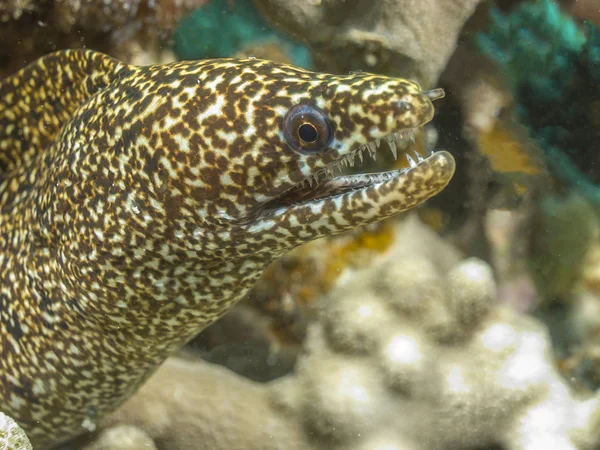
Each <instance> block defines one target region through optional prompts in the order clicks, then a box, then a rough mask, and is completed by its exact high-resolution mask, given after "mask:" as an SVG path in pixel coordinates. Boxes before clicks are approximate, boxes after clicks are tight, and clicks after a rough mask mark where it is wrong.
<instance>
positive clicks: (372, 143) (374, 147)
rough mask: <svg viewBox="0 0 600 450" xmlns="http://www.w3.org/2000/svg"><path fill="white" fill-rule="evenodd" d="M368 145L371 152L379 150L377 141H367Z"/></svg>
mask: <svg viewBox="0 0 600 450" xmlns="http://www.w3.org/2000/svg"><path fill="white" fill-rule="evenodd" d="M367 145H368V147H369V151H370V152H371V153H375V152H376V151H377V146H376V145H375V142H369V143H367Z"/></svg>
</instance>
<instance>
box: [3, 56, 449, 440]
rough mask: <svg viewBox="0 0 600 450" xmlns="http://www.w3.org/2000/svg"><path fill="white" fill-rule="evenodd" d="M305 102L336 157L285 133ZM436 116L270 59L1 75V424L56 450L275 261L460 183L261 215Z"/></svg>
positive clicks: (81, 63)
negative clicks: (300, 187) (377, 142)
mask: <svg viewBox="0 0 600 450" xmlns="http://www.w3.org/2000/svg"><path fill="white" fill-rule="evenodd" d="M399 100H402V101H403V102H404V103H403V104H404V106H406V105H407V104H408V105H409V108H406V107H404V108H398V107H397V104H398V103H397V102H398V101H399ZM299 103H307V104H311V105H314V106H317V107H318V108H320V110H322V111H324V112H325V113H326V114H327V115H328V117H329V119H330V121H331V124H332V128H333V140H332V142H331V144H330V146H329V147H328V148H326V149H324V150H323V151H321V152H317V153H315V154H302V153H299V152H297V151H294V150H293V149H292V148H290V146H289V145H287V143H286V141H285V139H284V137H283V134H282V122H283V117H284V116H285V114H286V113H287V111H289V110H290V108H291V107H292V106H294V105H296V104H299ZM432 115H433V106H432V104H431V102H430V100H429V99H428V98H427V97H426V96H425V95H423V94H422V93H421V91H420V88H419V87H418V86H417V85H416V84H414V83H412V82H409V81H406V80H401V79H393V78H387V77H382V76H375V75H369V74H353V75H348V76H334V75H328V74H319V73H312V72H308V71H305V70H302V69H298V68H295V67H291V66H285V65H278V64H275V63H272V62H267V61H262V60H256V59H248V60H234V59H222V60H207V61H194V62H180V63H175V64H170V65H159V66H150V67H135V66H129V65H126V64H123V63H121V62H118V61H116V60H114V59H111V58H109V57H108V56H105V55H102V54H99V53H95V52H92V51H80V50H74V51H63V52H58V53H54V54H51V55H48V56H46V57H44V58H42V59H40V60H38V61H37V62H35V63H33V64H32V65H30V66H28V67H26V68H24V69H23V70H21V71H20V72H19V73H17V74H15V75H14V76H12V77H8V78H6V79H4V80H2V81H0V208H1V210H0V350H1V357H0V411H3V412H5V413H7V414H9V415H10V416H12V417H14V418H15V419H16V420H17V421H18V422H19V423H20V425H21V426H22V427H23V428H24V429H25V430H26V431H27V433H28V435H29V436H30V438H31V440H32V442H33V444H34V446H35V448H36V450H42V449H46V448H51V447H53V446H55V445H57V444H58V443H60V442H62V441H64V440H66V439H69V438H71V437H73V436H74V435H77V434H78V433H81V432H83V431H85V428H84V426H83V424H85V423H88V424H89V423H93V422H95V421H96V420H97V419H98V418H99V417H102V416H103V415H105V414H106V413H108V412H110V411H112V410H114V409H115V408H116V407H117V406H118V405H119V404H121V403H122V402H123V401H124V400H125V399H126V398H127V397H129V396H130V395H132V394H133V393H134V392H135V390H136V389H137V388H138V387H139V385H140V384H141V383H142V382H143V381H144V380H145V379H146V378H147V377H148V376H149V375H150V374H151V373H152V371H153V370H154V369H156V367H157V366H158V365H159V364H160V363H161V362H162V361H163V360H164V359H165V358H166V357H167V355H169V354H170V353H172V352H174V351H175V350H177V349H178V348H180V347H181V346H182V345H183V344H184V343H185V342H186V341H188V340H189V339H191V338H192V337H193V336H194V335H196V334H197V333H198V332H199V331H201V330H202V329H203V328H205V327H206V326H207V325H209V324H211V323H212V322H214V321H215V320H216V319H217V318H219V317H220V316H222V315H223V314H224V313H225V312H226V311H227V310H228V309H229V308H230V307H231V306H233V305H234V304H235V303H236V302H237V301H238V300H240V298H241V297H242V296H243V295H244V294H245V293H246V292H247V291H248V290H249V289H250V288H251V287H252V286H253V284H254V283H255V282H256V280H257V279H258V278H259V277H260V276H261V274H262V273H263V271H264V269H265V268H266V267H267V266H268V264H269V263H270V262H271V261H273V260H274V259H275V258H277V257H279V256H281V255H282V254H283V253H285V252H286V251H288V250H290V249H292V248H294V247H296V246H298V245H301V244H302V243H305V242H308V241H311V240H314V239H317V238H320V237H323V236H327V235H331V234H335V233H339V232H342V231H345V230H349V229H352V228H355V227H357V226H360V225H363V224H367V223H372V222H376V221H378V220H381V219H383V218H385V217H389V216H391V215H393V214H396V213H398V212H400V211H402V210H405V209H408V208H410V207H412V206H415V205H417V204H419V203H421V202H423V201H424V200H426V199H427V198H429V197H431V196H432V195H435V194H436V193H437V192H439V191H440V190H441V189H443V187H444V186H445V185H446V184H447V182H448V181H449V179H450V177H451V176H452V173H453V170H454V165H453V160H452V159H451V157H450V156H449V155H448V154H446V153H444V152H442V153H438V154H436V155H434V156H433V157H431V158H429V159H428V160H427V161H426V162H425V163H422V164H421V165H419V167H418V168H417V169H414V170H412V171H410V172H408V173H406V174H404V175H402V176H400V177H397V179H394V180H390V181H387V182H382V183H378V184H374V185H372V186H370V187H368V188H366V189H361V190H357V191H356V192H351V193H348V194H345V195H339V196H337V197H332V198H324V199H320V200H318V201H314V202H312V203H309V204H285V203H284V204H282V205H281V206H280V207H274V208H273V207H271V209H269V210H268V211H267V210H265V205H266V204H269V205H273V204H274V205H275V206H277V199H278V198H279V197H280V196H281V195H282V194H283V193H284V192H286V191H288V190H289V189H290V188H292V187H293V186H295V185H296V184H297V183H299V182H300V181H302V180H303V179H304V178H305V177H307V176H309V175H311V174H314V173H316V172H318V171H321V170H323V168H325V167H326V166H328V165H330V164H331V163H332V162H334V161H336V160H338V159H339V158H340V157H341V156H344V155H347V154H349V153H350V152H352V151H353V149H356V148H357V146H360V145H363V144H365V143H367V142H369V141H372V140H373V139H377V138H381V137H383V136H385V135H387V134H389V133H391V132H396V131H399V130H402V129H405V128H410V127H416V126H420V125H422V124H424V123H426V122H427V121H429V120H430V119H431V117H432Z"/></svg>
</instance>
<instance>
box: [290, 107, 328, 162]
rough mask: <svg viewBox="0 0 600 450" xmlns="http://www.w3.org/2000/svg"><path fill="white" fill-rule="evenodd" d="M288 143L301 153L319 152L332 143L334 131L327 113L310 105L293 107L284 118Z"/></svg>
mask: <svg viewBox="0 0 600 450" xmlns="http://www.w3.org/2000/svg"><path fill="white" fill-rule="evenodd" d="M283 135H284V136H285V140H286V141H287V143H288V145H289V146H290V147H292V148H293V149H294V150H296V151H298V152H301V153H318V152H321V151H323V150H325V149H326V148H327V147H328V146H329V144H330V143H331V139H332V138H333V132H332V130H331V125H330V123H329V120H327V117H326V116H325V113H323V111H321V110H320V109H319V108H316V107H314V106H310V105H296V106H294V107H292V109H290V110H289V111H288V113H287V114H286V116H285V118H284V119H283Z"/></svg>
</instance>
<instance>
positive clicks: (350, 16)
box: [254, 0, 480, 86]
mask: <svg viewBox="0 0 600 450" xmlns="http://www.w3.org/2000/svg"><path fill="white" fill-rule="evenodd" d="M479 1H480V0H463V1H459V0H423V1H418V2H415V1H409V0H381V1H373V2H363V1H358V0H348V1H343V2H340V1H337V0H322V1H305V2H295V1H289V0H254V3H255V5H256V6H257V7H258V8H259V9H260V10H261V12H263V14H264V15H265V17H267V18H268V19H269V20H270V21H271V22H272V23H273V24H274V25H275V26H277V27H279V28H281V29H282V30H285V31H286V32H288V33H291V34H293V35H295V36H298V37H300V38H301V39H302V40H303V41H304V42H306V43H307V44H308V45H309V46H310V48H311V49H312V50H313V53H314V57H315V63H316V65H317V66H318V67H322V68H324V69H326V70H329V71H335V72H347V71H350V70H365V71H369V72H376V73H386V74H393V75H397V76H403V77H406V78H414V79H416V80H419V81H420V83H421V84H422V85H425V86H429V85H431V84H433V83H435V82H436V80H437V78H438V77H439V75H440V73H441V72H442V70H443V69H444V67H445V66H446V64H447V62H448V59H449V58H450V56H451V55H452V52H453V51H454V50H455V48H456V47H455V46H456V41H457V38H458V34H459V33H460V31H461V29H462V27H463V25H464V23H465V21H466V20H467V19H468V17H469V16H470V15H471V13H472V12H473V10H474V9H475V7H476V6H477V4H478V3H479ZM436 36H438V37H439V36H443V39H437V38H436Z"/></svg>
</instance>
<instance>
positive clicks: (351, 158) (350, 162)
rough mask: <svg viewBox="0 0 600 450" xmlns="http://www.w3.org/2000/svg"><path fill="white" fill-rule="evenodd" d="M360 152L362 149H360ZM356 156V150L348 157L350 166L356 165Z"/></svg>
mask: <svg viewBox="0 0 600 450" xmlns="http://www.w3.org/2000/svg"><path fill="white" fill-rule="evenodd" d="M359 152H360V150H359ZM355 158H356V152H355V153H352V154H351V155H350V157H349V158H348V164H350V167H354V159H355Z"/></svg>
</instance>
